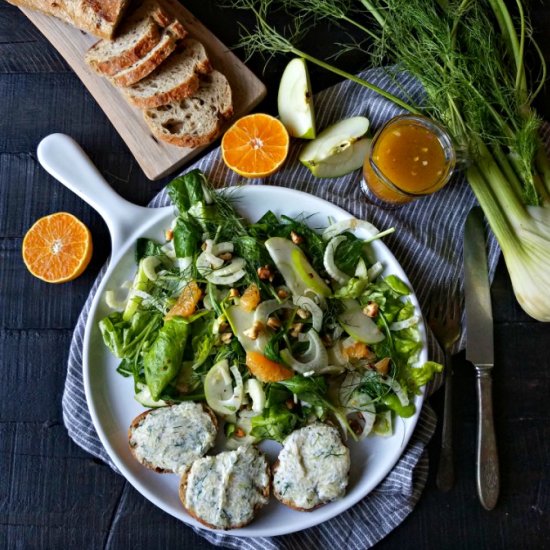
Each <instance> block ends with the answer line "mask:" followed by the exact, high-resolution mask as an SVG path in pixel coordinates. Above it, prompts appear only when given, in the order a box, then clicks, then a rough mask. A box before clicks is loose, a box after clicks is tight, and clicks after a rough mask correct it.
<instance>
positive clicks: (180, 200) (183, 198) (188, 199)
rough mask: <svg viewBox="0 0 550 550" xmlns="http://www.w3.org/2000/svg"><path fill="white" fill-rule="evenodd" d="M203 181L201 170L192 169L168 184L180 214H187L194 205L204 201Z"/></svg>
mask: <svg viewBox="0 0 550 550" xmlns="http://www.w3.org/2000/svg"><path fill="white" fill-rule="evenodd" d="M203 183H205V177H204V174H203V173H202V172H201V171H200V170H191V172H187V174H183V175H182V176H179V177H177V178H175V179H173V180H172V181H171V182H170V183H169V184H168V186H167V187H166V190H167V191H168V195H169V197H170V200H171V201H172V203H173V204H174V206H175V207H176V208H177V209H178V210H179V212H180V214H186V213H187V211H188V210H189V208H191V207H192V206H193V205H195V204H197V203H199V202H202V201H204V193H203V190H202V186H203Z"/></svg>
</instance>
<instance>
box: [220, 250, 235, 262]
mask: <svg viewBox="0 0 550 550" xmlns="http://www.w3.org/2000/svg"><path fill="white" fill-rule="evenodd" d="M218 258H219V259H220V260H223V261H224V262H228V261H229V260H230V259H231V258H233V254H231V252H224V253H223V254H220V255H219V256H218Z"/></svg>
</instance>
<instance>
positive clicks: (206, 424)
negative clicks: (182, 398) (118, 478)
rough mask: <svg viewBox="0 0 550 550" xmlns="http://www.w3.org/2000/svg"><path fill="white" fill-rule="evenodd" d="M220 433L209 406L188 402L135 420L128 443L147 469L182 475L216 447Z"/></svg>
mask: <svg viewBox="0 0 550 550" xmlns="http://www.w3.org/2000/svg"><path fill="white" fill-rule="evenodd" d="M217 430H218V422H217V419H216V416H215V415H214V413H213V412H212V411H211V410H210V409H209V408H208V407H206V406H203V405H202V404H200V403H193V402H190V401H186V402H183V403H179V404H178V405H172V406H169V407H160V408H158V409H151V410H148V411H145V412H144V413H142V414H140V415H139V416H137V417H136V418H134V420H133V421H132V424H131V425H130V427H129V428H128V443H129V445H130V451H131V452H132V454H133V455H134V457H135V458H136V460H137V461H138V462H140V463H141V464H143V466H145V467H146V468H149V469H150V470H154V471H155V472H158V473H162V474H163V473H177V474H182V473H183V472H184V471H185V470H187V469H188V468H189V467H190V466H191V464H192V463H193V461H194V460H196V459H197V458H200V457H202V456H204V455H205V454H206V452H207V451H209V450H210V449H211V448H212V446H213V445H214V442H215V440H216V435H217Z"/></svg>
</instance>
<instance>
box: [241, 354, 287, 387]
mask: <svg viewBox="0 0 550 550" xmlns="http://www.w3.org/2000/svg"><path fill="white" fill-rule="evenodd" d="M246 366H247V367H248V368H249V369H250V372H251V373H252V374H253V375H254V376H255V377H256V378H257V379H258V380H259V381H260V382H280V381H281V380H287V379H288V378H292V377H293V376H294V372H293V371H292V370H291V369H289V368H288V367H285V366H284V365H281V364H280V363H276V362H275V361H271V359H268V358H267V357H266V356H265V355H262V354H261V353H260V352H259V351H249V352H248V353H247V354H246Z"/></svg>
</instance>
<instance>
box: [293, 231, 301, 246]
mask: <svg viewBox="0 0 550 550" xmlns="http://www.w3.org/2000/svg"><path fill="white" fill-rule="evenodd" d="M290 239H291V240H292V242H293V243H294V244H302V243H303V242H304V238H303V237H302V236H301V235H298V233H296V232H295V231H291V232H290Z"/></svg>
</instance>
